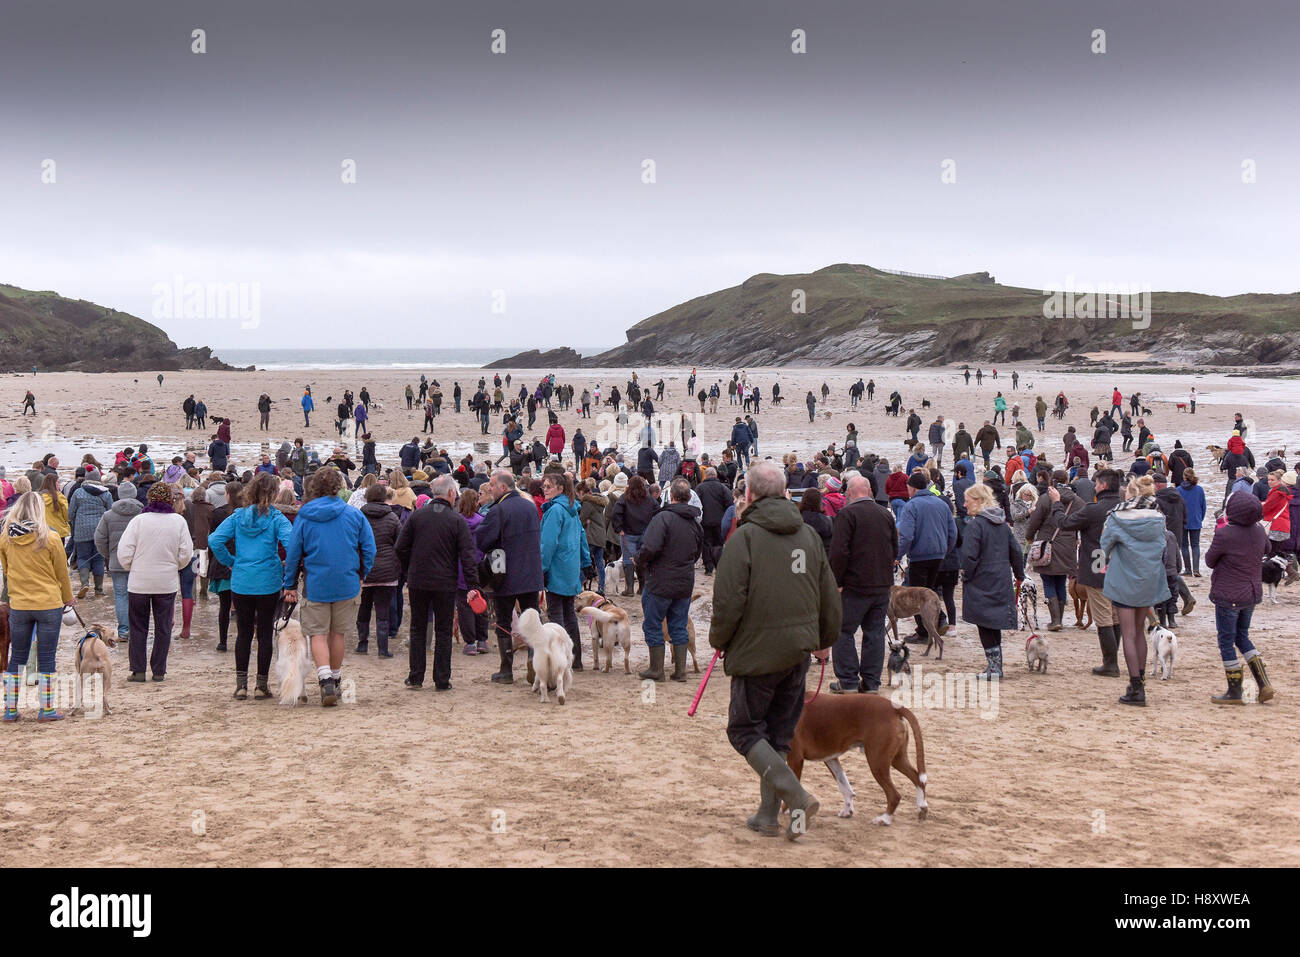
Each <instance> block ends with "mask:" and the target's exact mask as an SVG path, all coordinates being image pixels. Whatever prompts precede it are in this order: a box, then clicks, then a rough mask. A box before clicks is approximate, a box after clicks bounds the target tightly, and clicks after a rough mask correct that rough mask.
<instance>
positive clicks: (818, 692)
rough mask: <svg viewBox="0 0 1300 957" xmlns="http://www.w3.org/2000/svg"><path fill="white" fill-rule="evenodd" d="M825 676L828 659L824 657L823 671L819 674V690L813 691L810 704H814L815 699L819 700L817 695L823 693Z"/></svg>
mask: <svg viewBox="0 0 1300 957" xmlns="http://www.w3.org/2000/svg"><path fill="white" fill-rule="evenodd" d="M825 677H826V659H825V658H823V659H822V673H821V674H819V675H818V676H817V690H816V691H814V692H813V696H812V697H811V698H809V699H808V703H809V704H812V703H813V702H814V701H816V700H817V696H818V695H819V694H821V693H822V679H823V678H825Z"/></svg>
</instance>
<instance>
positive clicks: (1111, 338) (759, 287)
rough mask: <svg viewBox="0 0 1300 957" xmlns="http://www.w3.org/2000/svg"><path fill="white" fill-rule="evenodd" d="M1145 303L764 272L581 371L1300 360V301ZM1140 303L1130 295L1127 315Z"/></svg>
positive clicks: (825, 272)
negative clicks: (1052, 301)
mask: <svg viewBox="0 0 1300 957" xmlns="http://www.w3.org/2000/svg"><path fill="white" fill-rule="evenodd" d="M1148 295H1149V297H1150V298H1149V301H1148V303H1146V305H1148V306H1149V314H1148V315H1143V316H1136V317H1134V316H1129V317H1126V318H1106V317H1105V315H1104V312H1105V310H1106V309H1107V308H1108V305H1107V302H1108V300H1110V297H1108V296H1104V295H1103V296H1098V297H1097V298H1096V299H1092V300H1090V301H1086V302H1085V301H1084V300H1083V299H1081V298H1079V294H1077V293H1076V294H1074V295H1072V296H1069V297H1068V298H1064V297H1063V298H1062V299H1060V300H1059V301H1058V302H1057V304H1056V308H1054V309H1053V308H1050V307H1049V308H1048V309H1047V310H1046V311H1047V312H1049V313H1051V314H1052V315H1051V317H1050V318H1049V317H1047V316H1045V304H1046V301H1047V298H1048V297H1047V296H1045V295H1044V294H1043V291H1042V290H1036V289H1023V288H1017V287H1012V286H1002V285H999V284H998V283H997V282H995V281H994V280H993V278H992V277H991V276H989V274H988V273H972V274H968V275H964V276H957V277H954V278H952V279H939V278H931V277H921V276H906V275H898V274H894V273H889V272H885V271H883V270H879V269H873V268H872V267H870V266H861V265H852V264H839V265H835V266H828V267H826V268H825V269H820V270H818V271H816V272H814V273H805V274H798V275H788V276H778V275H773V274H771V273H763V274H760V275H757V276H752V277H751V278H749V279H747V280H745V282H743V283H741V284H740V285H739V286H733V287H731V288H730V289H723V290H721V291H719V292H714V293H709V294H708V295H705V296H700V297H699V298H696V299H692V300H690V301H689V302H686V303H682V304H681V305H678V306H674V307H673V308H671V309H667V310H665V311H664V312H661V313H659V314H657V315H654V316H651V317H650V318H648V319H645V320H643V321H642V322H639V323H637V324H636V325H635V326H633V327H632V328H631V329H629V330H628V332H627V338H628V341H627V343H626V344H625V345H622V346H619V347H617V348H615V349H611V350H610V351H608V352H603V353H601V354H599V355H596V356H592V357H590V358H588V359H587V360H586V361H585V363H584V364H585V365H588V366H600V367H605V366H618V367H626V366H636V365H648V364H657V365H667V364H682V365H695V364H701V363H710V364H718V365H749V366H759V365H800V364H816V365H882V364H888V363H895V364H899V365H940V364H946V363H953V362H971V363H985V364H988V363H995V362H1012V361H1018V362H1019V361H1026V360H1031V359H1032V360H1039V361H1053V362H1072V361H1075V360H1076V357H1078V356H1079V355H1081V354H1083V353H1095V352H1149V353H1152V354H1153V357H1154V358H1156V359H1158V360H1160V361H1162V362H1166V363H1173V364H1180V365H1214V366H1245V365H1258V364H1276V363H1286V362H1297V361H1300V294H1288V295H1257V294H1250V295H1243V296H1232V297H1228V298H1220V297H1217V296H1204V295H1199V294H1195V293H1179V292H1154V293H1149V294H1148ZM1111 301H1112V302H1113V300H1111ZM1123 304H1124V305H1128V302H1127V301H1125V302H1124V303H1123ZM1143 305H1144V304H1143V302H1142V300H1141V299H1140V298H1139V297H1134V300H1133V302H1132V306H1133V308H1134V309H1135V310H1138V309H1141V308H1142V307H1143ZM1098 311H1100V312H1101V313H1103V314H1102V315H1100V316H1099V315H1098V314H1097V313H1098ZM1112 311H1118V310H1117V309H1112Z"/></svg>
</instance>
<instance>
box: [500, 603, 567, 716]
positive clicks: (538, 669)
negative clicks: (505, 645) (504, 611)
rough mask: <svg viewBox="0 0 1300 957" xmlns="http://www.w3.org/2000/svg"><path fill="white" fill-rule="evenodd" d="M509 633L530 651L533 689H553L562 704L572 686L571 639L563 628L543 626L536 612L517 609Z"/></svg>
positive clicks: (544, 699) (543, 692)
mask: <svg viewBox="0 0 1300 957" xmlns="http://www.w3.org/2000/svg"><path fill="white" fill-rule="evenodd" d="M510 632H511V634H512V635H517V636H519V637H520V638H521V639H522V640H523V642H524V643H525V644H526V645H528V647H529V648H531V649H532V650H533V673H534V678H533V690H534V691H540V692H541V693H542V701H549V700H550V699H549V698H547V697H546V692H547V691H548V690H549V689H550V688H551V687H554V688H555V697H556V700H558V701H559V702H560V704H564V696H565V694H566V693H567V692H568V690H569V689H570V688H571V687H572V686H573V639H571V638H570V637H569V633H568V632H567V631H565V630H564V626H563V625H559V624H556V623H555V622H553V621H552V622H547V623H546V624H542V617H541V615H539V614H537V610H536V609H534V608H529V609H528V610H527V611H525V612H524V613H523V614H522V615H521V614H519V612H518V611H517V610H516V611H515V612H514V613H513V614H512V615H511V618H510Z"/></svg>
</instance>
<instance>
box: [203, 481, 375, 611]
mask: <svg viewBox="0 0 1300 957" xmlns="http://www.w3.org/2000/svg"><path fill="white" fill-rule="evenodd" d="M222 524H225V523H224V522H223V523H222ZM209 541H211V539H209ZM285 552H286V554H285V560H284V587H285V588H293V587H294V583H295V582H296V581H297V579H298V571H299V569H300V568H301V569H303V570H305V571H306V573H307V581H306V586H305V588H304V595H305V596H306V598H307V600H308V601H319V602H331V601H347V600H348V599H349V598H356V597H357V595H358V594H360V593H361V579H363V578H365V577H366V575H368V574H369V573H370V566H371V565H373V564H374V562H375V533H374V532H372V531H371V530H370V522H368V521H367V520H366V517H365V516H364V515H362V514H361V510H360V509H357V508H349V507H348V504H347V503H346V502H344V501H343V500H342V499H341V498H335V497H330V498H314V499H312V500H311V501H310V502H307V503H306V504H305V505H303V507H302V508H300V509H298V517H297V518H296V519H295V520H294V523H293V534H292V535H291V536H290V538H289V546H288V548H287V549H285ZM231 588H232V589H233V588H234V585H233V584H232V585H231Z"/></svg>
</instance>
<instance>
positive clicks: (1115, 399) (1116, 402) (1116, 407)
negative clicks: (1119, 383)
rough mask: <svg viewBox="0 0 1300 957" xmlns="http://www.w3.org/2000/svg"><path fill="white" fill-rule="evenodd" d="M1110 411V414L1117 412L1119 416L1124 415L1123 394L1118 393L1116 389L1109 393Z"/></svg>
mask: <svg viewBox="0 0 1300 957" xmlns="http://www.w3.org/2000/svg"><path fill="white" fill-rule="evenodd" d="M1110 410H1111V411H1112V412H1118V413H1120V414H1121V415H1123V414H1124V396H1123V394H1122V393H1121V392H1120V391H1119V389H1118V388H1116V389H1115V391H1114V392H1112V393H1111V396H1110Z"/></svg>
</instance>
